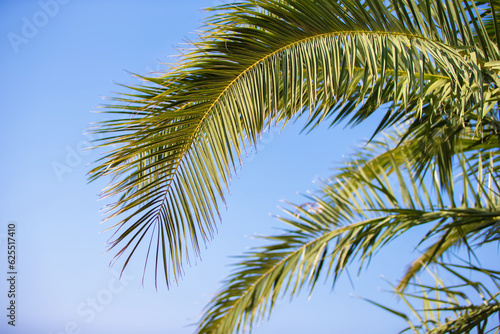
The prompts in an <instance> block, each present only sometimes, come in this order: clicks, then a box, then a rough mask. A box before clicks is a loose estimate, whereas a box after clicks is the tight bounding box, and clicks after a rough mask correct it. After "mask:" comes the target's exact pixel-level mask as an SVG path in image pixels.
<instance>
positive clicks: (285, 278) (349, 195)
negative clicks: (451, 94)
mask: <svg viewBox="0 0 500 334" xmlns="http://www.w3.org/2000/svg"><path fill="white" fill-rule="evenodd" d="M389 138H391V137H389ZM398 138H399V136H394V137H392V140H393V142H392V145H388V144H385V143H384V142H383V141H373V142H372V143H370V146H368V148H365V149H363V150H361V153H360V154H358V155H356V156H355V157H354V158H353V159H352V160H351V161H350V162H348V163H346V166H345V167H342V168H340V169H339V173H338V174H336V175H335V176H334V177H332V178H331V179H330V180H329V181H328V182H327V183H326V184H325V185H324V187H323V188H322V190H321V194H320V195H318V196H315V197H312V198H308V200H309V201H308V203H310V202H312V203H313V204H312V206H311V205H310V206H309V207H310V208H312V209H311V210H307V208H306V207H305V206H300V205H295V206H293V209H292V210H289V211H287V212H288V213H289V215H290V216H291V218H287V219H285V218H281V220H282V221H284V222H285V223H287V224H288V225H290V226H292V229H289V230H286V231H284V233H283V234H282V235H277V236H272V237H269V238H268V240H269V242H270V245H268V246H265V247H261V248H257V249H255V250H253V251H252V252H250V253H248V254H246V256H245V258H244V260H243V261H242V262H240V263H239V264H237V265H236V267H235V272H234V273H233V274H232V275H231V276H230V277H229V278H228V279H227V280H226V281H225V282H224V286H223V288H222V290H221V292H219V294H218V295H217V296H216V297H215V298H214V299H213V300H212V301H211V302H210V304H209V305H208V306H207V311H206V313H205V315H204V317H203V319H202V321H201V323H200V327H199V332H200V333H233V332H239V331H241V330H243V329H245V328H246V327H249V328H251V325H252V324H253V323H254V322H255V321H257V320H259V319H261V318H262V317H263V316H264V315H266V314H268V313H269V312H271V310H272V309H273V306H274V303H275V301H276V300H277V298H279V297H280V296H283V295H284V294H288V295H290V296H292V297H293V296H294V295H295V294H296V293H298V291H300V289H301V288H303V287H305V286H308V287H309V288H310V289H311V290H312V289H313V288H314V286H315V284H316V282H317V280H318V278H319V277H320V274H321V273H324V274H325V275H327V276H332V280H333V282H335V281H336V279H337V277H339V275H341V274H342V272H343V271H344V270H345V269H346V268H347V267H348V265H353V264H354V265H356V264H357V265H359V267H360V269H361V268H362V267H363V266H366V265H367V263H368V262H369V259H370V258H371V257H372V256H373V255H374V254H376V252H377V251H378V250H380V249H381V248H382V247H384V246H386V245H387V244H389V243H390V241H392V240H394V239H395V238H400V237H402V236H404V235H405V234H406V233H407V232H408V231H410V230H413V229H414V228H415V227H418V226H420V227H423V228H424V227H425V228H426V229H427V231H428V232H427V233H426V234H425V235H424V236H423V237H422V239H421V242H420V244H419V245H415V246H418V249H423V253H422V255H420V256H419V258H418V259H417V260H415V261H414V262H413V264H412V265H410V267H409V268H408V270H407V274H406V275H405V276H404V277H403V279H402V280H401V282H400V283H399V289H404V288H405V287H406V286H407V284H408V283H409V282H410V280H411V279H412V278H413V277H415V276H416V275H417V274H418V273H419V272H420V271H421V269H422V268H424V267H425V266H427V265H429V264H430V263H433V262H435V261H436V260H438V259H440V258H441V257H442V255H443V254H445V253H446V252H448V251H449V250H450V249H453V248H460V247H463V248H465V249H466V250H470V251H471V252H472V249H473V248H474V247H475V246H477V245H481V244H484V243H486V242H490V241H493V240H498V237H499V236H500V230H499V225H498V219H499V218H500V196H499V194H500V184H499V183H498V181H497V180H498V169H497V168H483V167H484V166H488V164H486V163H483V162H482V161H481V163H477V164H474V161H473V160H474V159H477V160H489V162H490V164H493V163H494V160H495V159H494V158H493V156H492V154H491V152H488V153H485V156H483V155H479V154H476V155H475V158H473V157H471V154H470V152H467V148H469V147H470V146H467V145H463V144H465V143H467V142H472V140H473V138H472V137H463V138H462V142H461V144H460V145H459V147H461V148H463V149H464V150H463V151H462V152H459V153H457V154H456V156H455V160H456V161H457V163H458V165H457V166H456V167H457V168H453V169H452V175H451V177H452V179H453V180H454V181H455V182H456V183H455V185H453V184H452V185H450V186H449V187H447V188H446V189H443V188H442V187H441V185H440V180H439V174H440V173H439V171H438V169H439V167H438V164H437V163H436V162H431V163H430V164H429V166H428V168H429V169H430V170H429V173H428V174H427V175H425V176H424V177H423V176H419V175H418V174H415V173H414V172H412V168H413V167H414V165H415V161H414V160H413V159H412V158H411V152H412V147H411V145H412V144H413V143H405V145H406V146H401V145H400V146H396V147H394V140H397V139H398ZM396 143H397V142H396ZM495 143H496V142H495ZM370 151H371V153H369V152H370ZM472 165H475V166H476V167H475V168H478V169H479V171H478V173H477V174H473V175H470V173H468V172H469V170H470V167H471V166H472ZM358 263H359V264H358Z"/></svg>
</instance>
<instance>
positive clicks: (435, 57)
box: [90, 0, 500, 285]
mask: <svg viewBox="0 0 500 334" xmlns="http://www.w3.org/2000/svg"><path fill="white" fill-rule="evenodd" d="M391 8H392V9H391ZM480 14H481V13H480V12H474V11H473V9H470V8H469V7H467V6H464V3H462V2H460V1H448V2H447V3H446V6H444V4H442V3H441V2H440V1H428V2H426V3H425V4H423V3H422V4H418V3H415V2H413V1H406V0H401V1H400V0H394V1H393V2H391V7H390V8H387V7H386V6H385V4H384V3H383V2H379V1H370V2H363V1H343V2H340V3H338V2H334V1H330V0H318V1H314V2H312V1H299V0H286V1H262V0H258V1H252V2H250V3H248V2H244V3H237V4H231V5H226V6H221V7H220V8H219V11H218V12H216V14H215V15H214V16H213V17H212V18H210V19H209V20H208V21H207V26H206V29H205V30H204V32H203V33H202V34H201V36H200V40H199V41H198V42H195V43H193V50H192V51H190V52H188V53H187V54H185V55H183V57H182V59H181V61H180V62H179V63H178V64H177V65H176V66H175V67H174V68H173V69H172V70H171V71H169V72H168V73H167V74H165V75H164V76H162V77H159V78H143V79H144V80H145V81H146V83H145V84H144V85H143V86H136V87H130V88H131V90H132V91H131V92H130V93H129V94H124V95H122V96H121V97H118V98H116V100H117V103H116V104H114V105H110V106H108V107H109V108H110V111H109V112H111V113H117V114H119V115H120V118H117V119H115V120H110V121H106V122H103V123H101V124H100V125H99V126H98V127H97V129H95V132H97V133H104V134H106V137H105V138H104V139H103V140H102V141H101V143H100V144H99V145H98V147H109V148H110V151H109V152H108V153H107V154H106V155H105V156H104V157H103V158H102V159H100V160H99V161H98V165H97V166H96V167H94V169H92V170H91V172H90V179H91V180H95V179H97V178H100V177H105V176H111V177H113V181H112V183H111V184H110V185H109V187H108V188H106V189H105V190H104V194H103V195H104V196H105V197H107V196H112V197H114V196H120V197H119V199H118V200H117V201H116V202H115V203H113V204H111V205H110V208H109V218H115V217H118V219H119V222H118V223H116V224H115V225H114V226H115V227H116V229H115V235H116V238H115V239H114V240H112V241H111V248H114V247H117V246H118V245H120V246H121V247H122V248H121V249H120V250H119V251H118V252H117V257H119V256H121V255H125V256H126V259H125V261H124V268H125V267H126V266H127V264H128V263H129V260H130V259H131V257H132V256H133V254H134V252H135V251H136V249H137V247H138V245H139V244H140V243H141V242H147V241H146V240H148V239H149V245H150V246H149V247H150V248H149V250H151V251H152V254H155V255H154V256H155V268H156V271H158V270H160V271H161V272H162V273H163V275H164V276H165V279H166V282H167V285H168V284H169V282H171V281H175V280H176V279H177V278H178V277H179V276H181V275H182V264H183V263H185V262H186V261H189V253H190V252H191V249H193V250H194V253H195V255H198V254H199V244H200V242H203V243H206V242H207V241H209V240H210V239H211V238H212V237H213V234H214V233H215V224H216V221H217V220H218V216H219V206H220V203H221V202H222V203H223V202H224V193H225V191H226V189H227V187H228V184H229V182H230V179H231V176H232V174H234V173H235V166H236V165H237V164H239V163H241V161H242V159H243V156H244V154H245V150H246V147H247V146H249V145H250V146H252V145H255V144H256V143H257V141H258V138H259V135H260V133H261V132H262V131H263V129H264V128H265V127H267V126H272V125H273V124H276V123H278V122H285V123H286V122H287V121H289V120H291V119H294V118H296V117H299V116H300V115H307V117H308V121H309V122H308V124H309V126H310V127H313V126H314V125H316V124H318V123H319V122H321V121H323V120H324V119H326V118H328V117H333V121H332V122H333V123H337V122H339V121H340V120H342V119H344V118H346V117H348V118H350V120H351V122H353V123H357V122H361V121H363V120H364V119H366V118H367V117H369V116H370V115H371V114H373V113H375V112H376V111H378V110H380V107H381V106H385V108H386V111H385V117H384V120H383V121H382V123H381V124H380V126H379V127H378V129H377V131H380V130H382V129H383V128H385V127H387V126H390V125H392V124H395V123H397V122H401V121H403V120H407V119H413V120H415V119H419V120H422V119H427V120H428V121H429V122H431V121H432V115H435V114H440V115H443V117H445V118H446V119H450V120H452V121H453V122H454V123H455V124H459V125H460V124H462V125H463V124H466V122H468V121H469V119H470V118H471V116H470V115H474V117H475V124H477V125H478V127H477V129H478V132H477V133H478V134H480V130H481V129H482V128H483V127H482V126H479V125H481V124H482V122H483V119H484V118H486V117H487V116H488V115H489V114H490V113H491V112H493V110H494V105H495V103H496V101H493V100H491V99H489V98H487V97H488V96H494V93H493V91H494V88H495V87H498V83H499V80H500V79H499V77H498V75H497V73H498V69H497V68H496V67H495V66H496V65H495V64H496V63H494V62H493V63H492V61H496V60H497V59H499V57H498V49H497V47H496V45H495V44H494V43H493V42H492V41H491V40H490V39H489V38H486V36H487V31H486V28H484V27H483V26H482V25H481V24H479V26H477V27H472V26H471V25H469V22H468V19H469V18H471V17H475V18H476V19H477V20H478V22H481V20H480ZM448 15H451V16H450V17H454V18H455V19H454V20H449V19H448V18H447V17H448ZM151 247H153V248H152V249H151ZM149 250H148V256H149V254H150V252H149ZM146 262H147V259H146ZM158 266H159V267H158Z"/></svg>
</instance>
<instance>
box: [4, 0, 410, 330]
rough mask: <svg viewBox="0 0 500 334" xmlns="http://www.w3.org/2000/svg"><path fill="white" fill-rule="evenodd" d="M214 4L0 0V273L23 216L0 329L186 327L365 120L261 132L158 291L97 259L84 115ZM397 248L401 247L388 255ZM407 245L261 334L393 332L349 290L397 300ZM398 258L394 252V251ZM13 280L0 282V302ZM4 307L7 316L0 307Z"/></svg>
mask: <svg viewBox="0 0 500 334" xmlns="http://www.w3.org/2000/svg"><path fill="white" fill-rule="evenodd" d="M217 3H219V2H218V1H208V0H189V1H177V0H175V1H174V0H166V1H153V0H151V1H130V0H125V1H124V0H122V1H97V0H88V1H82V0H71V1H62V0H60V1H58V0H41V1H28V0H23V1H14V0H10V1H9V0H5V1H1V2H0V13H1V14H0V15H1V17H2V19H1V20H0V36H1V37H0V54H1V56H2V61H1V62H0V77H1V78H2V79H1V80H0V92H1V96H2V103H1V105H2V108H3V111H2V113H1V124H2V132H1V133H0V136H1V142H2V143H3V145H2V146H1V148H0V150H1V156H2V164H1V165H0V171H1V172H0V184H1V188H2V190H1V193H0V196H1V197H0V208H1V209H0V243H1V244H0V249H1V252H0V268H2V269H1V270H2V272H6V271H7V269H6V265H5V266H4V264H5V263H6V261H4V258H6V251H5V242H6V240H5V233H6V230H7V224H8V222H11V221H13V222H16V224H17V247H18V272H19V274H18V282H17V290H18V299H17V306H18V309H17V311H18V313H17V326H16V327H15V328H13V327H11V326H8V325H7V323H6V320H5V315H4V314H3V313H6V311H1V312H0V319H3V320H0V332H1V333H43V334H49V333H53V334H55V333H72V332H74V333H93V334H105V333H106V334H110V333H122V334H128V333H138V332H142V333H149V334H153V333H192V332H193V330H194V328H195V327H193V326H191V324H193V323H196V322H197V321H198V320H199V316H200V314H201V312H202V310H203V307H204V305H205V304H206V303H207V302H208V301H209V300H210V298H211V296H212V295H213V294H214V293H215V292H216V291H217V289H218V288H219V287H220V285H219V282H220V281H221V280H222V279H223V278H224V277H225V276H226V275H227V273H228V272H229V271H230V268H229V267H228V265H229V264H231V263H233V262H234V260H233V259H231V258H229V256H231V255H238V254H241V253H242V252H244V251H245V250H246V249H248V248H249V247H251V246H252V245H255V241H254V240H252V236H253V235H256V234H259V235H265V234H270V233H275V232H276V231H277V229H278V228H280V227H281V225H280V223H279V222H278V221H277V220H275V219H274V218H272V217H271V216H270V214H279V213H280V210H279V208H278V206H279V205H280V201H282V200H290V201H295V202H301V201H302V198H301V197H300V195H298V192H302V193H304V192H306V191H307V190H314V187H315V186H314V183H313V180H314V179H316V178H318V177H327V176H328V175H329V173H331V168H332V167H334V166H335V165H337V164H338V163H339V162H341V161H342V159H343V155H345V154H348V153H349V152H350V150H351V148H353V147H354V146H355V145H359V144H360V143H361V142H362V139H365V138H366V137H369V136H370V134H371V132H370V130H371V129H373V127H372V126H373V124H370V122H368V123H367V124H365V125H363V126H360V127H358V128H356V129H353V130H352V129H342V128H341V127H337V128H334V129H330V130H328V129H327V128H326V127H323V128H320V129H318V130H317V131H314V132H312V133H310V134H307V135H306V134H300V130H301V127H300V124H295V125H294V126H289V127H287V128H286V129H285V130H284V131H283V132H282V133H279V131H277V130H274V131H271V132H270V133H268V134H265V135H264V136H263V140H262V143H261V145H260V146H259V148H258V154H256V155H255V154H253V153H250V154H249V157H248V158H247V159H246V163H245V164H244V166H243V168H242V169H241V171H240V173H239V174H238V176H237V177H236V178H235V179H234V180H233V182H232V186H231V195H230V196H228V209H227V210H226V211H225V212H223V221H222V224H220V225H219V233H218V235H217V236H216V238H215V239H214V240H213V242H212V244H211V245H209V246H208V247H207V249H205V250H204V251H203V252H202V257H203V260H202V261H197V263H196V264H193V266H192V267H188V268H187V269H186V273H185V278H184V279H183V280H182V281H180V282H179V285H178V286H173V287H172V288H171V289H170V290H167V289H166V288H165V287H163V286H160V288H159V289H158V291H156V290H155V288H154V282H153V273H152V272H151V271H148V272H147V273H146V279H145V282H144V285H142V282H141V280H142V269H143V262H142V259H140V258H137V259H136V261H134V262H133V263H132V264H131V265H130V266H129V268H128V269H127V271H126V272H125V276H124V277H123V278H122V280H121V281H118V280H117V279H116V277H115V276H116V272H117V271H118V270H120V267H118V266H116V267H113V268H109V266H108V265H109V262H110V261H111V259H112V256H113V254H104V255H103V253H104V252H105V250H106V245H105V243H106V241H107V239H108V238H109V237H110V236H111V234H110V233H109V232H104V233H100V232H101V231H103V230H104V229H105V228H106V227H109V226H110V224H109V223H106V224H105V225H100V224H99V222H100V221H101V220H102V219H103V218H104V216H103V213H102V212H99V210H100V208H101V207H102V206H103V205H104V204H105V203H103V202H100V201H98V195H97V194H98V192H99V190H100V189H101V188H103V187H104V186H105V185H106V183H105V180H100V181H98V182H95V183H91V184H88V183H87V177H86V173H87V172H88V171H89V167H88V166H87V165H88V164H89V163H91V162H92V161H94V160H96V159H97V158H98V157H99V152H95V151H90V152H89V151H85V150H84V148H85V147H87V146H88V141H89V139H91V138H90V137H89V136H88V135H85V132H86V129H87V128H88V126H89V124H90V123H92V122H97V121H99V120H102V119H105V117H106V116H103V115H98V114H95V113H91V111H92V110H96V108H97V107H98V106H99V105H101V104H103V103H104V102H105V101H104V100H103V98H102V97H103V96H113V92H117V91H123V88H121V87H119V86H117V85H116V83H123V84H134V83H138V81H137V79H136V78H133V77H131V76H130V74H129V73H127V72H126V71H130V72H134V73H138V74H147V73H148V72H151V71H158V70H162V69H164V67H163V66H162V65H161V64H160V62H167V63H168V62H170V61H171V58H170V57H169V56H171V55H175V54H177V51H176V48H178V47H179V46H181V45H180V43H182V42H183V41H185V40H186V39H189V38H191V39H193V38H195V36H194V35H193V34H191V32H193V31H195V30H196V28H197V27H199V26H200V24H201V22H202V19H203V17H205V16H206V12H204V11H203V10H202V8H205V7H208V6H211V5H214V4H217ZM394 250H398V251H397V252H394ZM411 250H412V248H411V247H410V246H409V245H408V244H407V243H405V242H397V243H396V244H395V245H393V246H392V247H390V248H387V250H384V251H383V252H382V253H381V254H380V255H381V256H380V257H377V258H376V259H374V261H373V262H372V264H371V266H370V268H369V269H368V270H367V271H363V275H361V276H360V277H359V278H356V276H355V272H356V269H355V270H353V275H354V277H353V281H354V288H353V287H352V286H351V284H350V283H349V280H348V279H347V278H343V279H341V280H340V281H339V283H338V285H337V286H336V288H335V289H334V291H333V292H332V291H331V284H330V283H328V282H327V283H326V284H325V285H324V286H321V285H319V286H318V288H317V289H316V290H315V293H314V294H313V295H312V296H311V297H310V298H308V295H307V293H303V294H301V295H300V296H299V297H298V298H296V299H294V301H293V302H292V303H289V299H287V298H285V299H284V300H283V301H281V302H280V303H279V304H278V306H277V307H276V309H275V312H274V313H273V315H272V318H271V320H270V321H265V322H263V323H262V324H260V325H258V326H257V327H256V329H255V333H304V332H310V333H313V332H315V333H346V332H348V333H366V332H370V333H387V332H396V330H397V329H401V328H403V327H404V326H405V323H404V322H402V321H401V320H399V319H396V318H394V317H393V316H392V315H390V314H388V313H386V312H384V311H382V310H380V309H377V308H375V307H373V306H371V305H369V304H368V303H366V302H363V301H362V300H360V299H357V298H353V297H352V296H351V295H352V294H355V295H361V296H364V297H368V298H374V299H375V298H376V299H379V300H382V301H384V302H387V303H394V298H393V297H392V296H391V294H390V293H386V292H383V291H382V290H388V289H389V286H388V285H387V284H386V283H385V281H384V280H383V279H381V278H380V275H385V276H386V277H387V278H389V279H390V280H395V279H397V278H399V277H400V276H401V274H402V272H403V269H404V265H405V264H406V263H407V262H408V261H409V260H410V259H413V258H414V257H415V254H411ZM396 254H397V255H396ZM6 291H7V285H6V282H5V280H2V283H1V284H0V296H2V297H1V298H0V305H1V309H2V310H5V307H6V306H5V305H6V303H7V298H6V297H5V295H6ZM2 312H3V313H2Z"/></svg>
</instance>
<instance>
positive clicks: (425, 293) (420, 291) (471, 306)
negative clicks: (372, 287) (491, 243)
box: [368, 262, 500, 334]
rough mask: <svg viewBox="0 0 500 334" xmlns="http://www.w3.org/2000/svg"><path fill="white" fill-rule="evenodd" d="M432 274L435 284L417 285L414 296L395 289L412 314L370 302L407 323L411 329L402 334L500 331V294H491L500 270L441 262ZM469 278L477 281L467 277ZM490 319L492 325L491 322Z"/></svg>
mask: <svg viewBox="0 0 500 334" xmlns="http://www.w3.org/2000/svg"><path fill="white" fill-rule="evenodd" d="M429 273H430V274H431V277H432V279H431V282H432V281H434V284H433V285H430V284H427V283H423V282H418V283H414V284H412V288H413V289H414V290H416V291H415V292H413V293H409V292H406V293H403V292H400V291H399V290H398V289H397V288H395V287H393V288H394V291H395V293H396V295H397V296H398V297H399V298H400V299H401V300H403V301H404V304H405V305H406V307H407V308H408V309H409V310H410V311H411V314H409V315H408V314H405V313H404V312H402V310H395V309H393V308H389V307H387V306H384V305H381V304H379V303H376V302H373V301H371V300H368V301H369V302H370V303H372V304H374V305H376V306H378V307H381V308H382V309H385V310H387V311H389V312H391V313H393V314H396V315H398V316H399V317H401V318H403V319H404V320H406V321H407V322H408V324H409V327H408V328H406V329H404V330H402V331H401V332H400V333H405V332H409V331H412V332H414V333H416V334H420V333H432V334H438V333H439V334H444V333H471V331H472V330H474V329H475V330H477V333H481V334H484V333H493V332H494V333H498V332H499V331H500V325H498V321H497V319H495V317H496V316H498V315H499V314H500V303H499V299H498V297H499V292H493V291H491V290H492V289H496V290H498V288H499V287H500V276H499V272H498V271H495V270H488V269H484V268H478V267H475V266H471V265H466V266H463V265H457V264H449V263H448V264H445V263H441V262H438V263H436V272H430V271H429ZM439 273H441V274H449V275H450V276H449V277H447V281H450V280H453V281H455V284H453V285H450V284H445V282H444V280H443V279H442V278H441V277H440V276H439ZM470 276H474V277H475V279H470V278H468V277H470ZM489 320H492V322H490V323H488V321H489ZM495 323H496V324H495Z"/></svg>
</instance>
